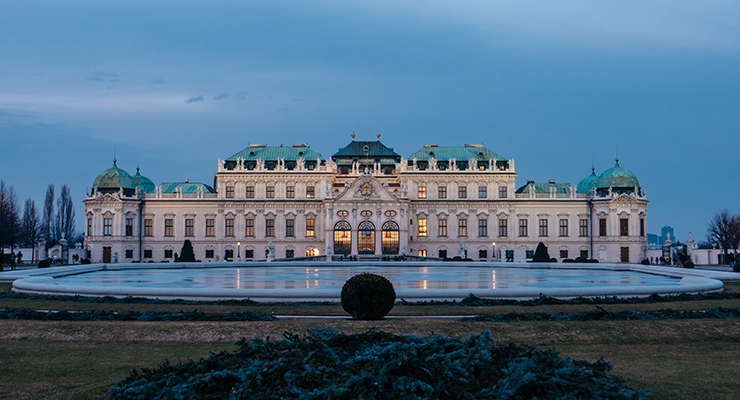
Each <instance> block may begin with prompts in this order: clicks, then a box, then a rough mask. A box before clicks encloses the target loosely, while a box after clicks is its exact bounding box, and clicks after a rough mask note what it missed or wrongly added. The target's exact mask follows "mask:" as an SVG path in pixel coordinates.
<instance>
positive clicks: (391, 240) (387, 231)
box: [382, 221, 398, 254]
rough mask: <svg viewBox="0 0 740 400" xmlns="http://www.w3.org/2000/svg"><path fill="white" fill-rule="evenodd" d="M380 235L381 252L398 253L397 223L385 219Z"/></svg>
mask: <svg viewBox="0 0 740 400" xmlns="http://www.w3.org/2000/svg"><path fill="white" fill-rule="evenodd" d="M382 235H383V236H382V246H383V254H398V224H397V223H395V222H393V221H386V222H385V223H384V224H383V232H382Z"/></svg>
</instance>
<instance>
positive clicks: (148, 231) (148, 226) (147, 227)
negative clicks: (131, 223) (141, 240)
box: [144, 218, 154, 258]
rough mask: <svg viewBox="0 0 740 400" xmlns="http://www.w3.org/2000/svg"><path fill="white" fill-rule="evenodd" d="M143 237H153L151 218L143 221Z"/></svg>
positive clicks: (152, 221)
mask: <svg viewBox="0 0 740 400" xmlns="http://www.w3.org/2000/svg"><path fill="white" fill-rule="evenodd" d="M144 236H154V220H153V219H151V218H147V219H145V220H144ZM149 258H151V257H149Z"/></svg>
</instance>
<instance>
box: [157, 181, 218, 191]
mask: <svg viewBox="0 0 740 400" xmlns="http://www.w3.org/2000/svg"><path fill="white" fill-rule="evenodd" d="M160 186H161V187H162V193H175V192H177V188H182V192H183V193H198V188H203V193H213V188H212V187H210V186H208V185H206V184H205V183H200V182H163V183H162V184H161V185H160Z"/></svg>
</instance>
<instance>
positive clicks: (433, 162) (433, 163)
mask: <svg viewBox="0 0 740 400" xmlns="http://www.w3.org/2000/svg"><path fill="white" fill-rule="evenodd" d="M429 169H430V170H432V171H433V170H435V169H437V159H436V158H434V157H430V158H429Z"/></svg>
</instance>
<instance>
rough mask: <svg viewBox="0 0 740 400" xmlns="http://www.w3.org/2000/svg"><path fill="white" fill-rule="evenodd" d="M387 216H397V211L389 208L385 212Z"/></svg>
mask: <svg viewBox="0 0 740 400" xmlns="http://www.w3.org/2000/svg"><path fill="white" fill-rule="evenodd" d="M385 216H386V217H395V216H396V212H395V211H393V210H388V211H386V212H385Z"/></svg>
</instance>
